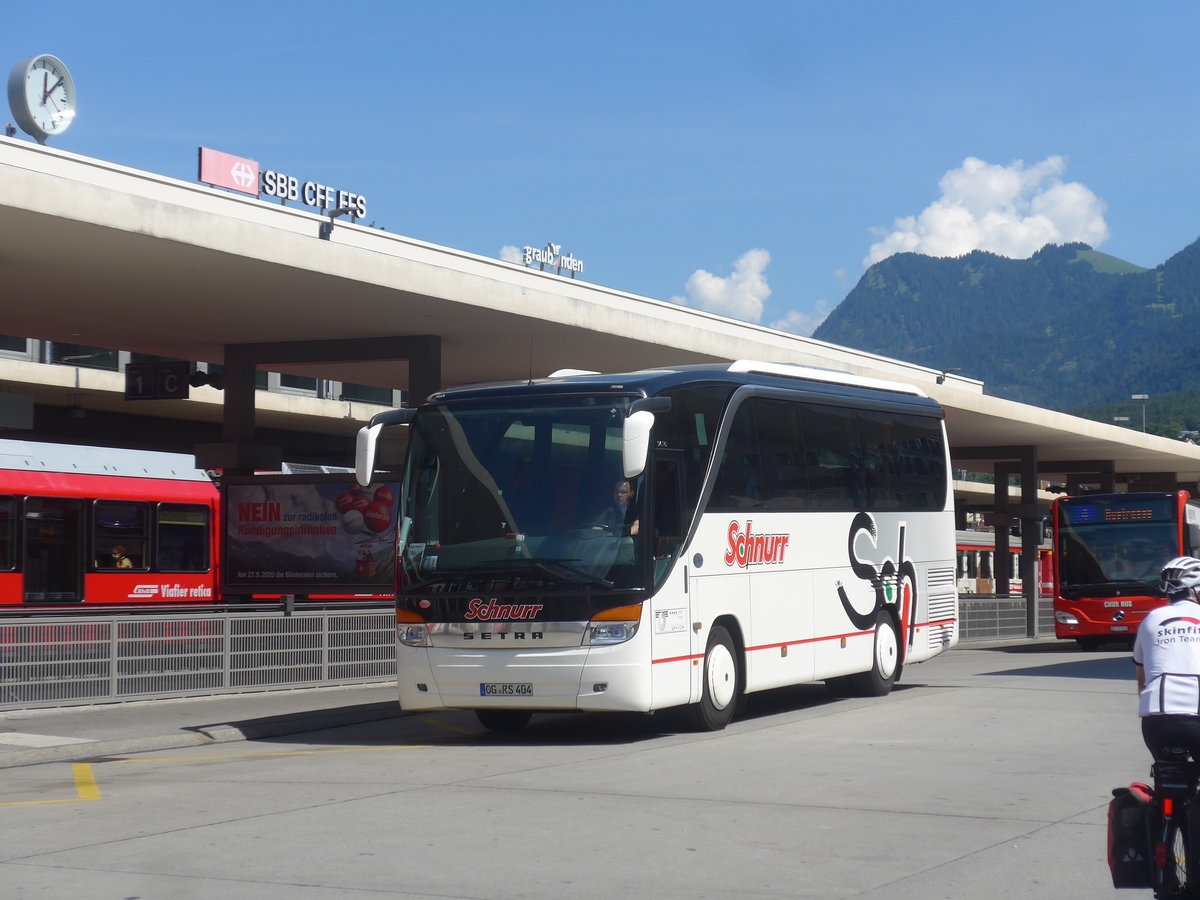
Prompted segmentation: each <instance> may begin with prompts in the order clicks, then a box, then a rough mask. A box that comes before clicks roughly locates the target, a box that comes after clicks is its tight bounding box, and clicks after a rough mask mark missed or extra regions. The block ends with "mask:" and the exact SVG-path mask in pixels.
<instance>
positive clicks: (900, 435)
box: [892, 415, 946, 509]
mask: <svg viewBox="0 0 1200 900" xmlns="http://www.w3.org/2000/svg"><path fill="white" fill-rule="evenodd" d="M892 441H893V447H894V450H895V453H896V459H897V466H898V469H899V472H900V477H901V479H902V483H903V485H904V488H903V490H904V507H905V508H906V509H942V508H944V507H945V505H946V444H945V440H944V439H943V438H942V426H941V422H939V421H938V420H937V419H930V418H926V417H924V416H908V415H901V416H896V417H895V421H894V423H893V427H892Z"/></svg>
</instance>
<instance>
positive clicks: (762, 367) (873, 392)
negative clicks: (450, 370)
mask: <svg viewBox="0 0 1200 900" xmlns="http://www.w3.org/2000/svg"><path fill="white" fill-rule="evenodd" d="M697 381H716V382H726V383H729V384H733V385H742V384H758V385H765V386H770V387H779V388H785V389H788V390H801V391H804V392H806V393H809V394H812V395H815V396H822V397H826V398H830V399H832V398H835V397H839V398H843V399H859V400H865V399H870V400H871V401H873V402H875V403H878V402H880V401H881V400H882V401H884V402H886V400H885V396H888V395H890V398H891V399H892V400H894V401H897V402H899V404H901V405H904V406H908V407H910V408H917V409H921V410H922V411H925V412H926V414H940V409H941V408H940V406H939V405H938V404H937V402H936V401H934V400H933V399H931V398H930V397H929V396H928V395H927V394H926V393H925V392H924V391H922V390H921V389H920V388H918V387H915V386H913V385H910V384H904V383H902V382H895V381H884V380H882V379H878V378H868V377H864V376H861V375H854V374H851V373H849V372H837V371H834V370H832V369H819V368H813V367H809V366H797V365H790V364H787V363H769V362H759V361H755V360H738V361H736V362H733V363H700V364H695V365H686V366H674V367H662V368H652V369H639V370H637V371H633V372H620V373H601V372H590V371H583V370H580V369H560V370H559V371H557V372H554V373H553V374H551V375H550V376H549V377H546V378H538V379H530V380H528V381H504V382H489V383H482V384H469V385H463V386H461V387H456V388H449V389H446V390H443V391H438V392H437V393H435V394H432V395H431V396H430V397H429V400H430V401H435V402H437V401H443V400H460V399H462V400H465V399H471V398H476V397H478V398H484V397H488V396H494V395H495V394H496V393H506V394H513V395H516V396H521V395H544V394H548V393H584V392H596V391H600V392H603V393H622V394H643V395H644V396H654V395H656V394H660V393H662V392H663V391H666V390H668V389H670V388H672V387H676V386H678V385H681V384H688V383H692V382H697Z"/></svg>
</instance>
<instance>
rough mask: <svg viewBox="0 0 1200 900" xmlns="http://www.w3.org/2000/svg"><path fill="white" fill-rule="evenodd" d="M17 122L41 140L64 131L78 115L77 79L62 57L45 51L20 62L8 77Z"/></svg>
mask: <svg viewBox="0 0 1200 900" xmlns="http://www.w3.org/2000/svg"><path fill="white" fill-rule="evenodd" d="M8 103H9V105H10V106H11V107H12V111H13V116H15V117H16V120H17V124H18V125H20V126H21V128H23V129H24V130H25V131H27V132H28V133H29V134H31V135H33V136H34V137H35V138H37V139H38V140H39V141H42V140H44V139H45V138H47V137H49V136H51V135H56V134H62V133H63V132H64V131H66V130H67V128H69V127H70V125H71V122H72V120H74V118H75V81H74V80H73V79H72V78H71V73H70V72H68V71H67V67H66V66H65V65H63V63H62V60H60V59H58V58H57V57H54V56H48V55H46V54H42V55H41V56H32V57H30V58H28V59H23V60H21V61H20V62H19V63H17V64H16V65H15V66H14V67H13V70H12V72H11V73H10V74H9V78H8Z"/></svg>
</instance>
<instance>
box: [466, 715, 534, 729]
mask: <svg viewBox="0 0 1200 900" xmlns="http://www.w3.org/2000/svg"><path fill="white" fill-rule="evenodd" d="M475 718H477V719H478V720H479V724H480V725H482V726H483V727H484V728H486V729H487V730H488V731H494V732H496V733H497V734H516V733H517V732H518V731H520V730H521V729H523V728H524V727H525V726H526V725H528V724H529V720H530V719H532V718H533V713H531V712H529V711H528V710H524V709H477V710H475Z"/></svg>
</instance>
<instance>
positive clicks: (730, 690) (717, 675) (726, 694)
mask: <svg viewBox="0 0 1200 900" xmlns="http://www.w3.org/2000/svg"><path fill="white" fill-rule="evenodd" d="M736 689H737V663H735V662H734V660H733V654H732V653H730V652H729V648H728V647H726V646H725V645H724V644H717V645H716V646H715V647H713V648H712V650H710V651H709V654H708V696H709V699H710V700H712V705H713V706H715V707H716V708H717V709H724V708H725V707H727V706H728V705H729V704H730V703H732V702H733V695H734V692H735V691H736Z"/></svg>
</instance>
